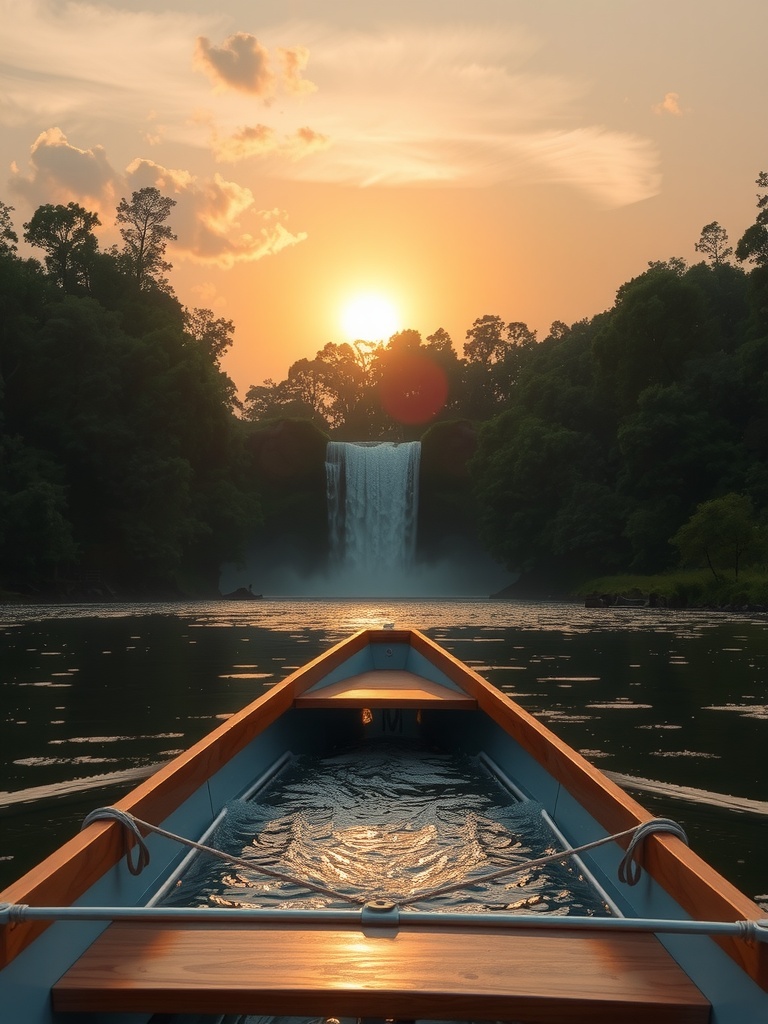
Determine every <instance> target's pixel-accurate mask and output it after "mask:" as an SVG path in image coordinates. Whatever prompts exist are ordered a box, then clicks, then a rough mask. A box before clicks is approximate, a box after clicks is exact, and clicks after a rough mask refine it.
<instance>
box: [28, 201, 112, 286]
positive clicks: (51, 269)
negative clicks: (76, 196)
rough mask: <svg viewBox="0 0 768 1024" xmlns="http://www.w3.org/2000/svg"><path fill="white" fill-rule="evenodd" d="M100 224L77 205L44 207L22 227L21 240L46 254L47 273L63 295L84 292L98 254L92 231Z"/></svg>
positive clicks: (94, 217) (48, 205)
mask: <svg viewBox="0 0 768 1024" xmlns="http://www.w3.org/2000/svg"><path fill="white" fill-rule="evenodd" d="M99 223H100V221H99V218H98V215H97V214H95V213H90V212H89V211H88V210H85V209H83V207H82V206H80V205H79V204H78V203H67V205H66V206H62V205H61V204H59V205H57V206H53V205H52V204H51V203H46V204H45V205H44V206H40V207H38V209H37V210H35V212H34V214H33V216H32V219H31V220H30V221H29V222H28V223H26V224H25V225H24V240H25V241H26V242H29V244H30V245H34V246H37V247H38V248H40V249H42V250H43V251H44V252H45V266H46V268H47V270H48V273H49V274H50V275H51V277H52V278H53V279H54V280H55V281H56V282H57V284H59V285H61V287H62V288H63V289H64V290H65V291H67V292H79V291H86V292H87V291H88V290H89V288H90V275H91V267H92V265H93V262H94V259H95V256H96V253H97V251H98V242H97V241H96V236H95V234H94V233H93V229H94V227H96V225H97V224H99Z"/></svg>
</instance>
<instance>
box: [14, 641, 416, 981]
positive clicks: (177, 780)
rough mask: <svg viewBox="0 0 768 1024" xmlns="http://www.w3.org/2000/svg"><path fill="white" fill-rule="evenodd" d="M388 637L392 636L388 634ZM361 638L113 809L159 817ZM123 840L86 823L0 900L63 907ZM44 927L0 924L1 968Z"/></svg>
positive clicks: (288, 682) (111, 827) (119, 850)
mask: <svg viewBox="0 0 768 1024" xmlns="http://www.w3.org/2000/svg"><path fill="white" fill-rule="evenodd" d="M402 635H403V636H404V635H405V634H402ZM396 636H397V637H398V638H399V637H400V636H401V634H400V633H398V634H396ZM390 642H395V636H393V637H392V638H391V640H390ZM367 643H368V639H367V635H366V632H365V631H364V630H361V631H360V632H359V633H356V634H354V635H353V636H351V637H349V638H348V639H347V640H343V641H341V642H340V643H338V644H336V645H335V646H334V647H332V648H331V649H330V650H328V651H326V652H325V653H324V654H321V655H319V656H318V657H317V658H315V659H313V660H312V661H310V662H308V663H307V664H306V665H304V666H303V667H302V668H300V669H298V670H297V671H296V672H293V673H292V674H291V675H290V676H288V677H287V678H286V679H284V680H283V681H282V682H281V683H277V684H276V685H275V686H274V687H272V689H270V690H268V691H267V692H266V693H265V694H263V695H262V696H261V697H258V698H257V699H256V700H255V701H253V702H252V703H250V704H248V705H247V706H246V707H245V708H243V709H242V710H241V711H238V712H237V713H236V714H234V715H232V717H231V718H229V719H228V720H227V721H226V722H224V723H222V725H220V726H219V727H218V728H217V729H214V730H213V731H212V732H210V733H208V735H207V736H204V737H203V738H202V739H201V740H199V741H198V742H197V743H195V744H193V746H191V747H190V748H189V749H188V750H186V751H184V753H182V754H180V755H179V756H178V757H175V758H174V759H173V760H172V761H169V762H168V764H167V765H164V766H163V767H162V768H160V769H159V770H158V771H157V772H156V773H155V774H154V775H152V776H151V777H150V778H149V779H147V780H146V781H145V782H143V783H141V784H140V785H139V786H137V787H136V788H135V789H133V790H131V792H130V793H128V794H127V795H126V796H124V797H122V798H121V799H120V800H118V801H117V802H116V803H115V807H118V808H120V809H121V810H124V811H128V812H130V813H131V814H134V815H135V816H136V817H137V818H142V819H143V820H145V821H151V822H161V821H163V820H165V818H166V817H167V816H168V815H169V814H170V813H171V812H172V811H174V810H175V809H176V808H177V807H179V806H180V805H181V804H182V803H183V802H184V801H185V800H186V799H187V798H188V797H190V796H191V795H192V794H193V793H194V792H195V791H196V790H197V789H199V787H200V786H202V785H204V784H205V783H206V782H207V780H208V779H209V778H210V777H211V776H212V775H213V774H214V773H215V772H216V771H218V770H219V769H220V768H222V767H223V766H224V765H225V764H226V763H227V762H228V761H229V760H231V758H233V757H234V756H235V755H236V754H238V753H240V751H241V750H243V749H244V748H245V747H246V746H247V745H248V744H249V743H250V742H251V740H252V739H253V738H254V737H255V736H257V735H258V734H259V733H260V732H263V731H264V730H265V729H266V728H267V727H268V726H270V725H271V724H272V723H273V722H274V721H275V720H276V719H277V718H279V716H280V715H282V714H283V713H284V712H286V711H288V710H289V709H290V708H291V707H292V706H293V700H294V697H295V696H296V695H297V694H299V693H302V692H303V691H304V690H306V689H308V688H309V687H310V686H314V684H315V683H316V682H319V681H320V679H322V678H323V676H325V675H326V674H327V673H328V672H329V671H330V670H331V669H333V668H335V667H336V666H337V665H339V664H341V663H342V662H344V661H345V660H346V659H347V658H348V657H350V656H351V655H352V654H355V653H357V652H358V651H360V650H362V649H364V648H365V647H366V646H367ZM124 842H125V840H124V836H123V830H122V827H121V826H119V825H117V824H116V823H114V822H104V823H100V822H97V823H95V824H93V825H90V826H89V827H88V828H87V829H85V830H84V831H83V832H80V833H79V834H78V835H76V836H74V837H73V838H72V839H70V840H69V841H68V842H66V843H64V844H63V845H62V846H60V847H59V849H58V850H56V851H54V853H52V854H51V855H50V856H49V857H47V858H46V859H45V860H43V861H41V863H40V864H38V865H37V866H36V867H34V868H32V869H31V870H30V871H28V872H27V873H26V874H25V875H23V876H22V877H21V878H20V879H18V880H17V881H16V882H13V883H12V884H11V885H10V886H8V888H6V889H5V890H4V891H3V892H0V903H11V904H13V903H28V904H30V905H32V906H57V905H58V906H69V905H71V904H73V903H75V902H76V901H77V900H78V899H79V898H80V897H81V896H83V895H84V893H86V892H87V891H88V889H90V887H91V886H92V885H94V884H95V883H96V882H97V881H98V880H99V879H100V878H101V877H102V876H103V875H104V874H106V872H107V871H109V870H110V869H111V868H112V867H114V865H115V864H117V863H118V861H119V860H120V859H121V858H122V857H123V855H124V853H125V846H124ZM48 927H50V924H49V923H48V922H30V923H25V922H20V923H14V924H13V925H10V926H7V927H5V928H1V929H0V968H2V967H5V966H6V965H7V964H8V963H10V962H11V961H12V960H13V959H14V958H15V957H16V956H18V954H19V953H20V952H21V951H22V950H23V949H25V948H26V947H27V946H28V945H29V944H30V943H31V942H33V941H34V940H35V938H37V936H38V935H40V934H41V933H42V932H43V931H45V929H46V928H48Z"/></svg>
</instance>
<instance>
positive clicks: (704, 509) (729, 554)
mask: <svg viewBox="0 0 768 1024" xmlns="http://www.w3.org/2000/svg"><path fill="white" fill-rule="evenodd" d="M671 543H672V544H673V545H674V546H675V547H676V548H677V549H678V551H679V552H680V557H681V560H682V562H683V564H688V565H701V564H702V563H706V565H707V566H708V567H709V569H710V571H711V573H712V575H713V576H714V577H715V579H719V577H720V575H721V573H722V572H728V571H732V572H733V575H734V578H735V579H737V578H738V576H739V568H740V566H741V565H742V564H743V563H745V562H747V561H749V560H751V561H754V560H755V559H757V558H758V557H762V556H764V554H765V550H766V537H765V531H764V529H762V528H761V526H760V524H759V523H758V521H757V518H756V516H755V511H754V509H753V507H752V502H751V501H750V500H749V498H748V497H746V495H743V494H726V495H724V496H723V497H721V498H712V499H711V500H709V501H705V502H703V503H702V504H701V505H699V506H698V507H697V509H696V511H695V512H694V514H693V515H692V516H691V518H690V519H689V520H688V521H687V522H686V523H684V524H683V525H682V526H681V527H680V529H679V530H678V531H677V533H675V535H674V537H672V540H671Z"/></svg>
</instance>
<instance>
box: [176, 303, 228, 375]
mask: <svg viewBox="0 0 768 1024" xmlns="http://www.w3.org/2000/svg"><path fill="white" fill-rule="evenodd" d="M184 327H185V329H186V331H187V333H188V334H190V335H191V336H192V337H193V338H194V339H195V341H196V342H197V343H198V345H200V346H201V347H202V348H203V349H204V350H205V352H207V353H208V355H209V356H210V357H211V359H212V360H213V362H214V363H216V365H217V366H218V364H219V362H220V360H221V357H222V356H223V355H224V353H225V352H226V351H227V349H228V348H230V347H231V345H232V342H233V341H234V333H235V325H234V323H233V321H232V320H225V319H224V317H217V318H214V315H213V313H212V312H211V310H210V309H193V310H189V309H186V310H185V311H184Z"/></svg>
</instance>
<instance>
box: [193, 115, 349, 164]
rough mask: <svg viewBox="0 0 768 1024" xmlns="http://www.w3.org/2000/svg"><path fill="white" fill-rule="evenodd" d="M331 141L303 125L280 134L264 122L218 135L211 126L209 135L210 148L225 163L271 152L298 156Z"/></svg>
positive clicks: (291, 158)
mask: <svg viewBox="0 0 768 1024" xmlns="http://www.w3.org/2000/svg"><path fill="white" fill-rule="evenodd" d="M330 145H331V140H330V139H329V138H328V136H327V135H322V134H321V133H320V132H316V131H315V130H314V129H313V128H309V127H306V126H305V127H303V128H298V129H297V130H296V131H295V132H293V133H292V134H291V135H280V134H279V133H278V132H276V131H275V129H274V128H270V127H269V126H268V125H265V124H255V125H248V126H246V127H244V128H239V129H238V130H237V131H235V132H233V133H232V134H231V135H226V136H221V135H219V134H218V132H217V131H216V130H215V129H214V130H213V132H212V135H211V148H212V149H213V152H214V154H215V156H216V159H217V160H221V161H222V162H226V163H234V162H236V161H238V160H245V159H247V158H248V157H265V156H274V155H278V156H281V157H287V158H288V159H289V160H301V159H302V158H303V157H306V156H309V155H311V154H312V153H317V152H319V151H320V150H323V149H327V148H328V147H329V146H330Z"/></svg>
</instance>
